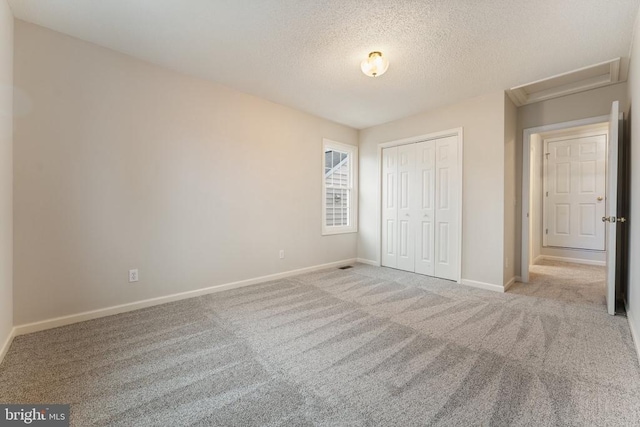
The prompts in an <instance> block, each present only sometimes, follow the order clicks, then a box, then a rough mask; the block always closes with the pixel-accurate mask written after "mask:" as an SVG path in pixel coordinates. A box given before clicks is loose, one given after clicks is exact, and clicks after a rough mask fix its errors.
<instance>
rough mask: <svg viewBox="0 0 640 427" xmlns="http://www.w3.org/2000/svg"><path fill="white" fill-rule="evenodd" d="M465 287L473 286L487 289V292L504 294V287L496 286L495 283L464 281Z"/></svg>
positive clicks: (462, 281)
mask: <svg viewBox="0 0 640 427" xmlns="http://www.w3.org/2000/svg"><path fill="white" fill-rule="evenodd" d="M461 283H462V284H463V285H467V286H472V287H474V288H480V289H486V290H487V291H494V292H504V291H505V288H504V286H500V285H494V284H493V283H485V282H478V281H476V280H469V279H462V280H461Z"/></svg>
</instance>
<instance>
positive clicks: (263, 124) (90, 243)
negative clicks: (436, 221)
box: [14, 21, 358, 325]
mask: <svg viewBox="0 0 640 427" xmlns="http://www.w3.org/2000/svg"><path fill="white" fill-rule="evenodd" d="M256 78H261V76H260V74H259V73H257V74H256ZM15 84H16V85H17V86H18V87H19V88H20V89H22V90H23V91H24V92H26V94H27V96H28V97H29V98H30V103H31V105H32V108H31V110H30V111H29V112H28V113H25V114H21V115H20V116H19V117H16V119H15V123H14V124H15V137H14V138H15V164H14V167H15V187H14V190H15V200H14V203H15V264H14V265H15V307H14V309H15V323H16V324H18V325H19V324H24V323H28V322H34V321H39V320H43V319H49V318H52V317H55V316H62V315H68V314H74V313H78V312H81V311H85V310H93V309H99V308H104V307H109V306H114V305H118V304H124V303H128V302H134V301H139V300H143V299H147V298H154V297H159V296H165V295H168V294H172V293H177V292H182V291H189V290H195V289H200V288H204V287H209V286H213V285H217V284H224V283H228V282H233V281H238V280H243V279H249V278H254V277H259V276H264V275H268V274H272V273H277V272H283V271H289V270H293V269H298V268H303V267H308V266H313V265H319V264H324V263H329V262H334V261H339V260H343V259H348V258H355V256H356V245H357V240H356V239H357V235H356V234H347V235H337V236H326V237H322V236H321V222H320V218H321V206H322V204H321V188H322V156H323V152H322V138H323V137H326V138H329V139H332V140H335V141H340V142H344V143H347V144H354V145H355V144H357V142H358V139H357V138H358V134H357V131H355V130H353V129H351V128H348V127H345V126H342V125H338V124H335V123H332V122H329V121H327V120H323V119H319V118H317V117H313V116H311V115H308V114H304V113H301V112H299V111H296V110H293V109H290V108H287V107H284V106H281V105H277V104H273V103H270V102H268V101H265V100H263V99H259V98H256V97H253V96H249V95H246V94H243V93H240V92H237V91H234V90H231V89H228V88H225V87H223V86H220V85H216V84H213V83H210V82H206V81H203V80H199V79H195V78H191V77H188V76H185V75H181V74H178V73H175V72H171V71H168V70H165V69H163V68H160V67H157V66H153V65H150V64H148V63H145V62H143V61H139V60H136V59H133V58H131V57H128V56H125V55H122V54H119V53H116V52H114V51H110V50H107V49H104V48H101V47H98V46H96V45H93V44H90V43H87V42H83V41H80V40H77V39H73V38H70V37H67V36H65V35H62V34H59V33H56V32H53V31H50V30H47V29H44V28H41V27H38V26H35V25H32V24H27V23H25V22H22V21H16V25H15ZM21 108H22V107H21ZM279 249H284V250H285V251H286V258H285V259H284V260H280V259H278V251H279ZM132 268H138V269H139V270H140V282H139V283H137V284H130V283H128V282H127V271H128V270H129V269H132Z"/></svg>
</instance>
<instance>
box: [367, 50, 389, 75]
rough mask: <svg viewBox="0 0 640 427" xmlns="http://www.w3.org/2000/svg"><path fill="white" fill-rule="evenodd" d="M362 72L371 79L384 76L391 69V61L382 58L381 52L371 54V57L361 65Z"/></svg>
mask: <svg viewBox="0 0 640 427" xmlns="http://www.w3.org/2000/svg"><path fill="white" fill-rule="evenodd" d="M360 68H361V69H362V72H363V73H364V74H366V75H367V76H369V77H378V76H381V75H383V74H384V73H385V72H386V71H387V69H388V68H389V61H387V58H385V57H383V56H382V53H381V52H371V53H370V54H369V57H368V58H367V59H365V60H364V61H362V64H360Z"/></svg>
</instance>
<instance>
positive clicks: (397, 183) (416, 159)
mask: <svg viewBox="0 0 640 427" xmlns="http://www.w3.org/2000/svg"><path fill="white" fill-rule="evenodd" d="M458 156H459V153H458V140H457V137H456V136H453V137H446V138H441V139H436V140H431V141H424V142H419V143H414V144H407V145H401V146H398V147H392V148H385V149H383V150H382V254H381V260H382V265H383V266H386V267H393V268H398V269H401V270H406V271H413V272H416V273H420V274H426V275H429V276H436V277H441V278H444V279H450V280H458V279H459V277H458V274H459V260H458V257H459V247H458V246H459V235H458V233H459V214H460V212H459V210H460V206H459V194H460V193H459V192H460V184H461V183H460V182H459V180H458V176H459V175H458V170H457V169H458Z"/></svg>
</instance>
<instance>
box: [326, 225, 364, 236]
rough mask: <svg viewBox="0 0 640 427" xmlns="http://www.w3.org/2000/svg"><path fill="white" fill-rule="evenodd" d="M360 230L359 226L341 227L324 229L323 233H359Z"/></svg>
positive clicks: (328, 234) (330, 234) (327, 234)
mask: <svg viewBox="0 0 640 427" xmlns="http://www.w3.org/2000/svg"><path fill="white" fill-rule="evenodd" d="M357 232H358V227H348V228H346V227H345V228H339V229H335V230H332V229H323V230H322V235H323V236H333V235H336V234H350V233H357Z"/></svg>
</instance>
